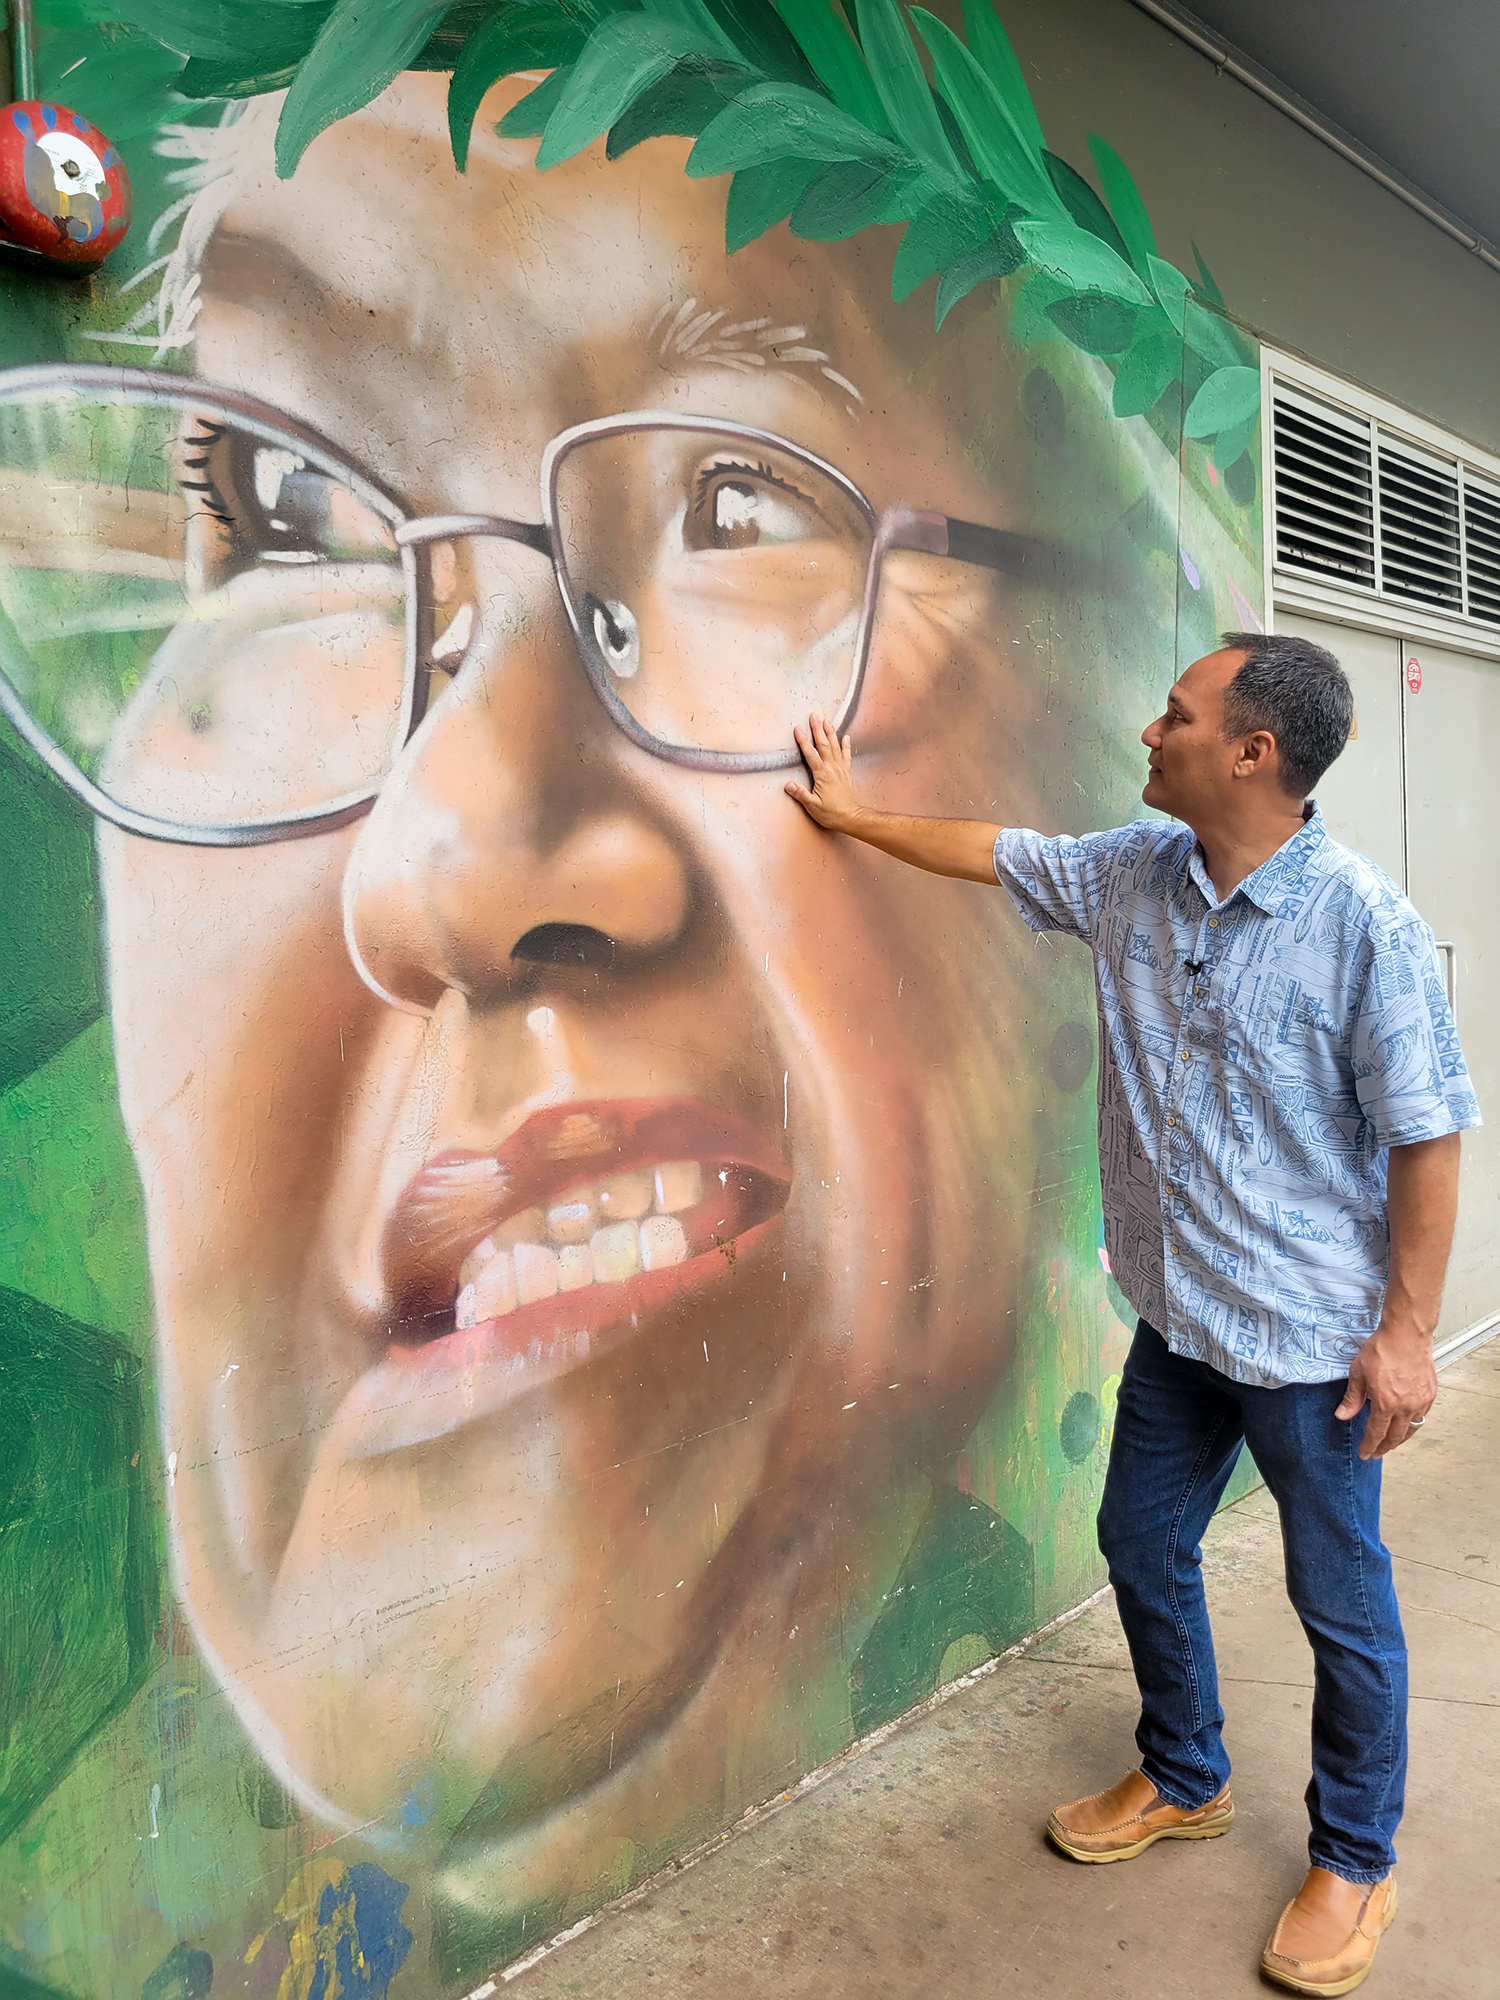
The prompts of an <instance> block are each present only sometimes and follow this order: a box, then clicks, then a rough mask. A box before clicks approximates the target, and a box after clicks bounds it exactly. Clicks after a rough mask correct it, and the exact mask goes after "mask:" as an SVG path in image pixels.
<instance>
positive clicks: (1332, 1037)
mask: <svg viewBox="0 0 1500 2000" xmlns="http://www.w3.org/2000/svg"><path fill="white" fill-rule="evenodd" d="M1278 997H1279V999H1280V1005H1272V1006H1268V1007H1265V1008H1263V1009H1258V1010H1257V1011H1256V1012H1255V1014H1254V1015H1252V1016H1251V1017H1250V1018H1249V1019H1248V1020H1246V1021H1244V1022H1242V1023H1238V1024H1236V1025H1237V1029H1238V1041H1239V1049H1238V1056H1239V1060H1240V1064H1241V1065H1242V1066H1243V1068H1244V1070H1245V1071H1246V1073H1247V1075H1249V1076H1251V1077H1254V1078H1255V1079H1257V1080H1258V1081H1259V1082H1260V1083H1262V1084H1263V1085H1265V1086H1267V1087H1270V1088H1272V1089H1278V1088H1282V1089H1302V1090H1312V1091H1314V1092H1316V1093H1317V1094H1318V1095H1320V1096H1324V1095H1328V1094H1341V1093H1342V1091H1343V1090H1344V1089H1346V1088H1347V1079H1348V1075H1349V1031H1348V1027H1347V1024H1346V1023H1345V1021H1344V1020H1343V1019H1341V1016H1342V1014H1343V1009H1342V1007H1341V1006H1339V1005H1338V1003H1337V1002H1336V1001H1330V1000H1329V999H1328V998H1327V997H1325V996H1324V995H1322V994H1319V993H1317V992H1314V991H1312V990H1310V989H1309V988H1307V987H1305V986H1301V985H1299V984H1297V983H1295V982H1288V989H1287V990H1286V991H1285V992H1284V993H1282V994H1281V995H1280V996H1278Z"/></svg>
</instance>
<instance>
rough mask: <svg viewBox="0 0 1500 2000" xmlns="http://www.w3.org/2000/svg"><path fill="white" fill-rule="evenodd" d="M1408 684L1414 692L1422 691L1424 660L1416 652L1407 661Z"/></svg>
mask: <svg viewBox="0 0 1500 2000" xmlns="http://www.w3.org/2000/svg"><path fill="white" fill-rule="evenodd" d="M1406 685H1407V687H1408V688H1409V689H1410V690H1411V692H1412V693H1413V694H1420V693H1421V692H1422V662H1421V661H1420V660H1419V659H1418V658H1417V656H1416V654H1415V653H1413V654H1412V656H1411V658H1410V659H1409V660H1408V661H1407V663H1406Z"/></svg>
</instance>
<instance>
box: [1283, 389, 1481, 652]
mask: <svg viewBox="0 0 1500 2000" xmlns="http://www.w3.org/2000/svg"><path fill="white" fill-rule="evenodd" d="M1271 415H1272V449H1273V491H1274V497H1275V516H1274V519H1275V549H1276V565H1277V567H1278V568H1279V569H1286V570H1295V571H1297V572H1298V573H1299V574H1301V575H1304V576H1310V577H1315V578H1318V579H1320V580H1321V581H1323V582H1324V583H1329V584H1333V585H1336V586H1338V587H1339V588H1341V589H1345V590H1356V591H1358V592H1360V594H1361V595H1373V596H1377V597H1384V598H1388V599H1394V600H1395V601H1396V602H1397V603H1401V604H1411V605H1414V606H1415V605H1421V606H1423V607H1424V608H1427V609H1430V610H1433V611H1438V612H1442V613H1445V614H1447V615H1448V616H1449V617H1457V618H1472V619H1476V620H1478V621H1479V622H1481V623H1483V624H1486V625H1492V626H1500V483H1497V482H1496V481H1495V480H1493V479H1486V478H1485V477H1484V476H1483V475H1481V474H1480V473H1478V472H1476V471H1474V470H1473V469H1472V468H1471V467H1470V466H1468V465H1466V464H1465V463H1464V462H1463V460H1462V459H1461V458H1460V457H1459V456H1458V455H1457V453H1456V452H1455V454H1454V456H1453V457H1451V458H1449V457H1447V456H1445V455H1442V454H1439V453H1436V452H1433V451H1430V450H1428V449H1426V448H1425V447H1424V446H1422V445H1417V444H1413V443H1412V442H1411V440H1410V439H1408V438H1404V437H1401V436H1399V435H1398V434H1397V433H1395V432H1393V431H1389V430H1387V429H1386V428H1385V427H1384V425H1382V424H1379V423H1377V422H1376V421H1375V420H1374V419H1373V418H1372V417H1368V416H1366V415H1364V414H1363V413H1362V412H1360V411H1358V410H1354V409H1348V408H1342V407H1340V406H1339V405H1338V404H1336V403H1333V402H1329V401H1327V400H1325V399H1324V398H1323V397H1321V396H1314V395H1310V394H1309V393H1308V392H1306V391H1305V390H1302V389H1298V388H1293V387H1292V386H1290V385H1289V384H1288V383H1286V382H1282V381H1279V380H1278V381H1277V382H1276V383H1275V385H1274V393H1273V396H1272V402H1271Z"/></svg>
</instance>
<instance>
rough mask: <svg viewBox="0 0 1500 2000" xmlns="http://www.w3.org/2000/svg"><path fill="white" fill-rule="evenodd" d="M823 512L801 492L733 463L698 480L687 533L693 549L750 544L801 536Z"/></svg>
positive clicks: (813, 530)
mask: <svg viewBox="0 0 1500 2000" xmlns="http://www.w3.org/2000/svg"><path fill="white" fill-rule="evenodd" d="M820 519H821V517H820V515H819V513H818V510H817V508H816V507H815V506H814V505H813V503H812V502H811V501H810V500H808V499H806V498H805V497H804V496H803V495H802V494H801V493H798V492H796V491H795V490H794V489H793V488H791V487H789V486H784V485H782V484H781V483H780V482H779V481H777V480H774V479H771V478H769V477H767V476H765V475H763V474H757V473H753V472H751V471H750V470H749V469H748V468H745V469H741V468H740V467H738V466H736V467H735V468H734V469H733V471H727V470H726V471H723V472H719V473H713V474H710V475H709V476H708V477H707V478H706V479H705V480H703V481H702V482H701V483H700V486H699V491H698V494H697V498H696V501H695V504H694V506H693V510H692V514H691V516H690V518H689V522H688V528H687V536H688V543H689V546H690V547H692V548H696V549H754V548H765V547H768V546H769V547H776V546H778V545H781V544H784V543H787V542H800V541H805V540H806V539H807V538H808V536H809V535H812V534H814V533H816V531H817V526H818V523H819V521H820Z"/></svg>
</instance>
